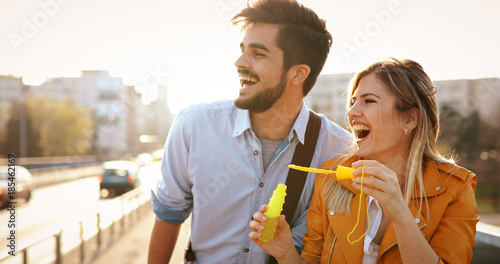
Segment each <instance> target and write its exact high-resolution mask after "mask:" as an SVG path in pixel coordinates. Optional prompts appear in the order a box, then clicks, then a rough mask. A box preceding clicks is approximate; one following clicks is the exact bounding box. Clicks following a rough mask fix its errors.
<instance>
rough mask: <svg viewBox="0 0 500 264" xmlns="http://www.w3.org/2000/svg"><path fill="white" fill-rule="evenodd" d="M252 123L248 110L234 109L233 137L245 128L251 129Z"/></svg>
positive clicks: (241, 132)
mask: <svg viewBox="0 0 500 264" xmlns="http://www.w3.org/2000/svg"><path fill="white" fill-rule="evenodd" d="M251 128H252V124H251V123H250V113H249V111H248V110H244V109H239V108H237V109H236V118H235V120H234V128H233V137H237V136H239V135H241V134H243V132H245V130H247V129H251Z"/></svg>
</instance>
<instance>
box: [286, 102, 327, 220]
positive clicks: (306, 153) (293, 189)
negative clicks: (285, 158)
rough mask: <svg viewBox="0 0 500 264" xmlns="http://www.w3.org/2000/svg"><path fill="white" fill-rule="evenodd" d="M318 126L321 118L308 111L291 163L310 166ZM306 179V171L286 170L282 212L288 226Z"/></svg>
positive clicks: (316, 139) (319, 126)
mask: <svg viewBox="0 0 500 264" xmlns="http://www.w3.org/2000/svg"><path fill="white" fill-rule="evenodd" d="M320 128H321V118H320V117H319V116H318V115H317V114H316V113H314V112H313V111H309V122H308V123H307V129H306V135H305V139H304V145H303V144H301V143H300V142H299V143H298V144H297V146H296V147H295V152H294V153H293V158H292V164H294V165H298V166H303V167H309V166H311V161H312V157H313V155H314V150H315V149H316V142H317V141H318V135H319V130H320ZM306 179H307V172H305V171H298V170H292V169H289V170H288V176H287V178H286V183H285V184H286V186H287V187H286V193H287V195H286V197H285V204H284V205H283V212H282V214H284V215H285V216H286V221H287V222H288V224H289V225H290V226H291V225H292V224H291V223H292V219H293V215H294V214H295V210H296V209H297V205H298V204H299V200H300V195H301V194H302V189H304V184H305V182H306Z"/></svg>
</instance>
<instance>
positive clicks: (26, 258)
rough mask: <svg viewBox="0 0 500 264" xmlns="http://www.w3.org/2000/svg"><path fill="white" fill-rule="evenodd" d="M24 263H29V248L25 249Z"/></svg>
mask: <svg viewBox="0 0 500 264" xmlns="http://www.w3.org/2000/svg"><path fill="white" fill-rule="evenodd" d="M23 264H28V248H25V249H23Z"/></svg>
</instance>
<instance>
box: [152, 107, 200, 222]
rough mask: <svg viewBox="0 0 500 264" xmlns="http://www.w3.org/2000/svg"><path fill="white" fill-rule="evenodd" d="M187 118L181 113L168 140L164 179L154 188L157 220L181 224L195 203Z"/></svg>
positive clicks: (154, 206)
mask: <svg viewBox="0 0 500 264" xmlns="http://www.w3.org/2000/svg"><path fill="white" fill-rule="evenodd" d="M187 124H188V117H187V116H186V115H185V114H183V113H182V112H181V113H179V115H178V116H177V118H176V119H175V121H174V123H173V124H172V127H171V129H170V132H169V135H168V137H167V141H166V143H165V148H164V154H163V160H162V164H161V174H162V178H161V179H160V181H159V182H158V184H157V185H156V188H155V190H153V191H152V194H151V199H152V203H153V211H154V213H155V217H156V220H160V221H167V222H171V223H175V224H181V223H183V222H184V220H186V219H187V218H188V217H189V214H190V213H191V211H192V206H193V198H192V197H193V195H192V192H191V188H192V181H191V179H190V177H189V174H188V153H189V134H188V133H187V131H189V129H188V128H186V125H187Z"/></svg>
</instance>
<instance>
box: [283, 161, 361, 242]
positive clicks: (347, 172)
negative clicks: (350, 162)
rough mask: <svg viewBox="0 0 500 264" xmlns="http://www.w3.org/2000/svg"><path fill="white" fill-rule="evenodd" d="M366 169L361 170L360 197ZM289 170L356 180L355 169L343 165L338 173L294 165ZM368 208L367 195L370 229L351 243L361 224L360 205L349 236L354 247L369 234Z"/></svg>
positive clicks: (348, 238)
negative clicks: (334, 175)
mask: <svg viewBox="0 0 500 264" xmlns="http://www.w3.org/2000/svg"><path fill="white" fill-rule="evenodd" d="M365 167H366V166H363V168H362V170H361V188H360V194H359V196H360V197H363V178H364V177H365ZM288 168H290V169H294V170H300V171H305V172H312V173H322V174H333V173H335V174H337V179H338V180H344V179H352V178H354V175H353V174H352V172H353V171H354V170H355V168H349V167H344V166H341V165H339V166H337V170H336V171H334V170H325V169H316V168H309V167H302V166H297V165H293V164H290V165H288ZM368 208H369V207H368V195H367V196H366V216H367V218H368V228H367V229H366V231H365V232H364V233H363V234H362V235H361V236H360V237H359V238H358V239H356V240H354V241H351V239H350V236H351V235H352V233H354V230H356V228H357V227H358V224H359V215H360V213H361V203H359V207H358V217H357V219H356V225H354V228H353V229H352V230H351V232H349V234H348V235H347V241H348V242H349V244H351V245H354V243H356V242H359V241H360V240H361V239H362V238H363V237H364V236H365V235H366V233H368V230H370V215H369V214H368Z"/></svg>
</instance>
